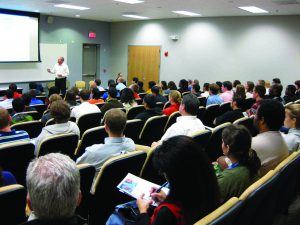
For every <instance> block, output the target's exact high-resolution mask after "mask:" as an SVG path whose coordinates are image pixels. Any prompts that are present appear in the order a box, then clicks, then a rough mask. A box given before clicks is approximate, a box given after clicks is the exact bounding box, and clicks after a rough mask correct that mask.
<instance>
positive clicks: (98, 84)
mask: <svg viewBox="0 0 300 225" xmlns="http://www.w3.org/2000/svg"><path fill="white" fill-rule="evenodd" d="M94 83H95V85H96V87H97V88H98V90H99V91H104V88H103V87H102V86H101V80H100V79H95V80H94Z"/></svg>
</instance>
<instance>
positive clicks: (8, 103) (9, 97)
mask: <svg viewBox="0 0 300 225" xmlns="http://www.w3.org/2000/svg"><path fill="white" fill-rule="evenodd" d="M13 96H14V93H13V91H12V90H10V89H7V90H6V91H5V95H4V98H5V99H4V100H3V101H1V102H0V107H2V108H5V109H11V108H12V101H13V100H14V99H13Z"/></svg>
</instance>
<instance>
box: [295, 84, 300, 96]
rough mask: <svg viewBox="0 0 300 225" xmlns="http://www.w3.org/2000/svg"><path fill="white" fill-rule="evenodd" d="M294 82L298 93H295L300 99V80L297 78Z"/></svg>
mask: <svg viewBox="0 0 300 225" xmlns="http://www.w3.org/2000/svg"><path fill="white" fill-rule="evenodd" d="M294 84H295V87H296V93H295V95H296V99H300V80H296V81H295V82H294Z"/></svg>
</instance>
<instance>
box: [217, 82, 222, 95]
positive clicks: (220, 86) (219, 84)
mask: <svg viewBox="0 0 300 225" xmlns="http://www.w3.org/2000/svg"><path fill="white" fill-rule="evenodd" d="M216 84H217V85H218V86H219V91H220V92H222V85H223V83H222V82H221V81H217V82H216Z"/></svg>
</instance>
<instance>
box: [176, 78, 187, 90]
mask: <svg viewBox="0 0 300 225" xmlns="http://www.w3.org/2000/svg"><path fill="white" fill-rule="evenodd" d="M188 86H189V85H188V81H187V80H185V79H181V80H180V81H179V84H178V87H179V88H178V91H179V92H180V93H183V92H187V91H189V87H188Z"/></svg>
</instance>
